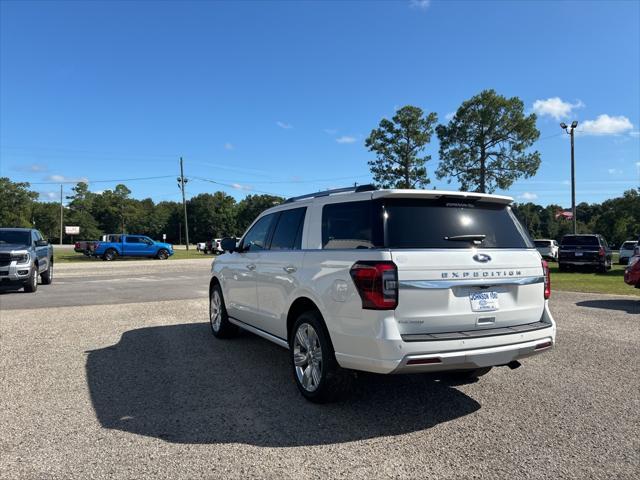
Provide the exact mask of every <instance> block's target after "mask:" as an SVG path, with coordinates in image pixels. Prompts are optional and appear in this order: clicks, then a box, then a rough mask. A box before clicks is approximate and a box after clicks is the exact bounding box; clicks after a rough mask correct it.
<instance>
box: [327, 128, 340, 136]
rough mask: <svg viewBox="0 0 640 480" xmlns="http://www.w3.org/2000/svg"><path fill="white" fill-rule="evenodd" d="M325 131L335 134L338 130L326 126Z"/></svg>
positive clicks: (328, 133)
mask: <svg viewBox="0 0 640 480" xmlns="http://www.w3.org/2000/svg"><path fill="white" fill-rule="evenodd" d="M324 133H326V134H327V135H335V134H336V133H338V130H336V129H335V128H325V129H324Z"/></svg>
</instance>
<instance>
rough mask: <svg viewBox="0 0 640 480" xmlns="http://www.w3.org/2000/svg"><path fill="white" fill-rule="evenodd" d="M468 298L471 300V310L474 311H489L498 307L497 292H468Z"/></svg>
mask: <svg viewBox="0 0 640 480" xmlns="http://www.w3.org/2000/svg"><path fill="white" fill-rule="evenodd" d="M469 300H471V310H473V311H474V312H491V311H493V310H498V308H500V306H499V305H498V293H497V292H474V293H470V294H469Z"/></svg>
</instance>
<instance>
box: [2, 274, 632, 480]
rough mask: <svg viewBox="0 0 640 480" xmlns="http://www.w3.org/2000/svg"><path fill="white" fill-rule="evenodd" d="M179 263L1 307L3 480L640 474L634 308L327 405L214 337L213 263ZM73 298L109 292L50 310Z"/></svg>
mask: <svg viewBox="0 0 640 480" xmlns="http://www.w3.org/2000/svg"><path fill="white" fill-rule="evenodd" d="M181 263H182V262H164V263H163V262H149V263H147V264H142V263H141V264H140V266H134V267H131V266H129V265H126V266H124V262H123V264H122V265H121V266H118V265H117V264H116V266H114V267H112V266H108V267H105V268H106V269H107V270H108V269H113V270H110V271H105V270H95V271H91V270H88V271H84V272H80V274H79V273H78V271H77V270H73V269H71V267H69V268H70V269H69V270H68V271H66V272H62V271H61V272H57V273H58V274H59V275H58V276H57V278H56V280H55V283H54V285H52V286H50V287H45V286H42V287H41V289H40V290H39V291H38V293H36V294H35V295H32V296H33V297H34V300H32V301H33V302H34V303H31V304H29V303H28V302H26V301H25V300H23V297H26V296H27V294H4V295H2V296H0V301H1V302H2V304H1V310H0V333H1V337H0V342H1V349H0V391H1V392H2V395H0V402H1V404H0V406H1V408H0V432H2V433H1V435H0V478H3V479H4V478H8V479H13V478H61V479H62V478H65V479H66V478H154V479H155V478H189V479H191V478H278V479H288V478H318V479H321V478H322V479H324V478H363V479H365V478H366V479H377V478H638V472H639V471H640V453H639V451H640V441H639V438H640V415H639V412H640V380H639V376H638V371H639V367H640V301H638V300H636V299H632V298H629V297H615V296H602V295H600V296H596V295H589V294H571V293H561V292H554V293H553V297H552V302H551V303H552V311H553V313H554V314H555V317H556V319H557V321H558V339H557V340H558V344H557V347H556V348H555V349H554V350H553V351H551V352H549V353H547V354H544V355H541V356H539V357H535V358H532V359H529V360H526V361H524V362H523V367H521V368H519V369H517V370H513V371H511V370H508V369H507V368H499V369H494V370H493V371H492V372H491V373H489V374H488V375H487V376H485V377H483V378H481V379H480V381H478V382H477V383H472V384H465V385H456V384H453V383H450V382H447V381H441V380H438V379H436V378H433V377H429V376H424V375H413V376H395V377H392V376H387V377H384V376H376V375H361V376H360V378H359V380H358V383H357V388H356V391H355V392H354V394H353V395H352V396H351V398H349V399H347V400H345V401H342V402H340V403H336V404H332V405H324V406H320V405H313V404H310V403H308V402H306V401H304V400H303V399H302V398H301V397H300V396H299V394H298V392H297V390H296V388H295V385H294V383H293V381H292V378H291V374H290V371H289V366H288V364H287V356H286V353H285V351H284V350H282V349H281V348H279V347H277V346H275V345H272V344H270V343H268V342H266V341H264V340H261V339H259V338H257V337H254V336H252V335H249V334H245V335H242V336H241V337H239V338H237V339H233V340H228V341H221V340H215V339H214V338H212V336H211V334H210V332H209V327H208V324H207V323H206V321H207V301H206V279H207V274H206V272H207V269H208V262H207V263H206V264H205V263H201V264H193V265H188V264H182V265H180V264H181ZM175 264H179V265H175ZM101 265H103V264H99V268H102V267H101ZM174 265H175V266H174ZM96 268H97V267H96ZM124 277H127V278H124ZM79 278H83V279H84V282H81V281H80V280H79ZM131 278H139V279H143V278H146V279H147V280H137V281H135V282H133V283H136V282H137V283H139V284H140V285H137V283H136V286H135V287H134V286H132V285H131V283H132V282H131V281H128V280H130V279H131ZM166 278H172V279H173V280H172V281H171V282H168V281H165V280H163V279H166ZM114 279H120V280H121V281H120V282H118V281H114ZM175 281H179V282H182V283H183V284H184V285H182V286H176V285H175V284H174V282H175ZM203 282H204V283H203ZM168 283H169V284H168ZM90 285H95V287H94V286H90ZM105 286H109V287H110V288H112V290H109V292H110V293H109V295H110V297H111V300H109V302H108V304H106V303H105V300H104V298H103V297H104V295H101V294H100V293H101V292H103V291H104V290H103V288H101V287H105ZM71 287H73V289H78V288H81V287H82V289H83V290H86V289H89V290H90V291H93V292H94V293H93V296H92V295H89V294H86V296H84V295H85V294H82V295H83V296H82V297H79V298H81V300H80V301H81V302H84V303H83V304H80V305H79V306H69V303H70V302H72V298H73V297H71V296H66V295H67V294H64V295H62V294H61V297H63V300H61V303H60V304H61V305H65V306H59V307H51V306H50V303H49V304H47V306H46V307H45V308H38V307H39V306H42V304H41V303H39V302H40V298H45V299H49V300H52V299H53V298H55V296H56V295H57V294H58V293H59V292H66V291H67V290H66V289H67V288H71ZM133 289H135V291H136V294H135V295H132V293H131V292H132V290H133ZM172 290H175V291H172ZM158 293H160V296H159V298H165V299H167V298H168V297H167V296H170V298H171V299H168V300H159V298H158ZM69 295H70V294H69ZM91 298H93V300H91ZM77 302H78V301H77V300H76V304H77ZM88 302H93V303H92V304H91V305H89V304H88ZM34 307H35V308H34Z"/></svg>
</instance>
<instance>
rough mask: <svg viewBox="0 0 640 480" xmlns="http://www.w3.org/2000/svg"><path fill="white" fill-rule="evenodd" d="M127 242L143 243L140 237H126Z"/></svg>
mask: <svg viewBox="0 0 640 480" xmlns="http://www.w3.org/2000/svg"><path fill="white" fill-rule="evenodd" d="M125 238H126V242H127V243H141V241H140V237H125Z"/></svg>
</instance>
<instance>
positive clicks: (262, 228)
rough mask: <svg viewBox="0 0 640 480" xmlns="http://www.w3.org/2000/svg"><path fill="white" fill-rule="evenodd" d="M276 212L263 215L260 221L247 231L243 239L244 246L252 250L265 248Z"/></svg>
mask: <svg viewBox="0 0 640 480" xmlns="http://www.w3.org/2000/svg"><path fill="white" fill-rule="evenodd" d="M274 218H275V214H273V213H272V214H270V215H267V216H264V217H262V218H261V219H260V220H258V222H257V223H256V224H255V225H254V226H253V227H251V230H249V231H248V232H247V234H246V235H245V236H244V239H243V240H242V247H243V248H245V249H246V250H248V251H250V252H255V251H260V250H264V249H265V248H267V247H266V245H267V238H268V236H269V232H270V231H271V224H272V223H273V219H274Z"/></svg>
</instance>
